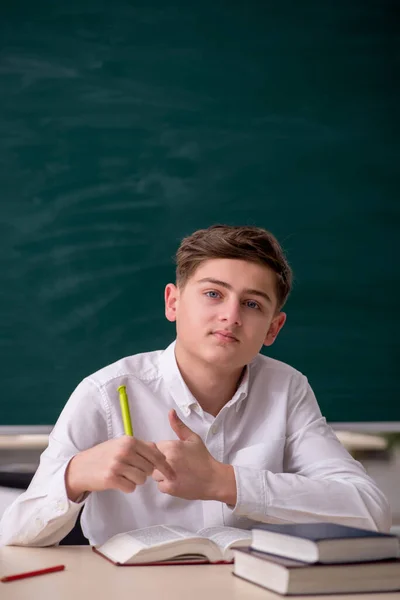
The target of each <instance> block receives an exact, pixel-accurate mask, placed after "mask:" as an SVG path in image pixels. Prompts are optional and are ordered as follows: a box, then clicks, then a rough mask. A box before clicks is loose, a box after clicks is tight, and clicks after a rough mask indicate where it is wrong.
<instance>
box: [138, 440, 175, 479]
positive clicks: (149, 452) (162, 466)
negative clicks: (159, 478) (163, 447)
mask: <svg viewBox="0 0 400 600" xmlns="http://www.w3.org/2000/svg"><path fill="white" fill-rule="evenodd" d="M141 444H142V445H143V446H142V445H140V448H138V449H137V452H138V453H140V455H141V456H143V457H144V458H146V459H147V460H148V461H149V462H150V463H151V464H152V465H153V467H154V469H158V470H159V471H160V472H161V473H162V474H163V475H164V477H166V478H167V479H175V477H176V475H175V471H174V470H173V468H172V467H171V465H170V464H169V463H168V461H167V459H166V457H165V455H164V454H163V453H162V452H161V451H160V450H159V449H158V448H157V446H156V444H154V443H153V442H141Z"/></svg>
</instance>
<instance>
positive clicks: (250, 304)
mask: <svg viewBox="0 0 400 600" xmlns="http://www.w3.org/2000/svg"><path fill="white" fill-rule="evenodd" d="M246 306H248V307H249V308H260V307H259V306H258V304H257V302H254V300H247V301H246Z"/></svg>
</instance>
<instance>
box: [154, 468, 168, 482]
mask: <svg viewBox="0 0 400 600" xmlns="http://www.w3.org/2000/svg"><path fill="white" fill-rule="evenodd" d="M152 478H153V480H154V481H157V483H160V481H164V479H165V476H164V475H163V474H162V473H161V471H159V470H158V469H154V471H153V474H152Z"/></svg>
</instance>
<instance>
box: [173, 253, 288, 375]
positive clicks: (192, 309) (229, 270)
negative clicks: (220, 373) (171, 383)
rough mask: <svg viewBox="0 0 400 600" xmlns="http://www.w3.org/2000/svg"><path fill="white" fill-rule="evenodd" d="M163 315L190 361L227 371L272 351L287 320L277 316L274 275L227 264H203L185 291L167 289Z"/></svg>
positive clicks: (254, 267)
mask: <svg viewBox="0 0 400 600" xmlns="http://www.w3.org/2000/svg"><path fill="white" fill-rule="evenodd" d="M165 314H166V317H167V319H168V320H169V321H176V330H177V344H179V346H180V348H181V349H182V350H183V351H184V352H185V354H186V355H187V356H191V357H192V358H193V359H197V360H198V359H200V360H202V361H205V362H206V363H209V364H212V365H214V366H216V367H218V366H219V367H221V368H227V369H229V370H230V369H237V368H239V367H243V366H244V365H246V364H248V363H249V362H250V361H251V360H252V359H253V358H254V356H256V354H257V353H258V352H259V351H260V349H261V347H262V346H263V344H264V345H266V346H270V345H271V344H272V343H273V342H274V340H275V338H276V336H277V335H278V333H279V331H280V329H281V328H282V327H283V325H284V323H285V320H286V315H285V314H284V313H280V312H278V311H277V295H276V275H275V273H274V271H273V270H272V269H270V268H269V267H266V266H263V265H259V264H255V263H251V262H247V261H244V260H236V259H225V258H217V259H210V260H207V261H205V262H203V263H201V264H200V265H199V267H198V268H197V269H196V271H195V272H194V274H193V275H192V276H191V277H190V278H189V280H188V281H187V283H186V285H185V286H184V287H183V288H177V287H176V286H175V285H174V284H172V283H169V284H168V285H167V286H166V288H165Z"/></svg>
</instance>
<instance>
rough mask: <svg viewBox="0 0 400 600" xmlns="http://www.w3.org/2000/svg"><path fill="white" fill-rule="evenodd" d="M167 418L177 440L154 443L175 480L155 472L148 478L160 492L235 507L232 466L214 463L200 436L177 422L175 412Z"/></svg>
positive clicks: (178, 419) (234, 481) (177, 418)
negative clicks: (169, 467)
mask: <svg viewBox="0 0 400 600" xmlns="http://www.w3.org/2000/svg"><path fill="white" fill-rule="evenodd" d="M168 418H169V422H170V425H171V427H172V429H173V431H174V432H175V433H176V435H177V436H178V438H179V439H178V440H176V441H175V440H168V441H163V442H158V443H157V447H158V449H159V450H160V451H161V452H162V453H163V454H164V455H165V457H166V459H167V461H168V463H169V464H170V465H171V467H172V468H173V470H174V472H175V475H176V478H175V479H174V480H169V479H167V478H166V477H165V475H163V473H161V472H160V471H158V470H157V469H155V470H154V471H153V475H152V477H153V479H154V481H156V482H157V483H158V489H159V490H160V492H163V493H164V494H170V495H171V496H177V497H179V498H185V499H186V500H219V501H221V502H226V503H227V504H230V505H235V504H236V480H235V474H234V471H233V467H232V466H231V465H226V464H223V463H220V462H218V461H217V460H215V458H214V457H213V456H212V455H211V454H210V453H209V451H208V450H207V448H206V446H205V445H204V443H203V441H202V439H201V437H200V436H199V435H197V433H194V432H193V431H192V430H191V429H189V427H187V426H186V425H185V424H184V423H183V422H182V421H181V420H180V418H179V417H178V415H177V414H176V412H175V410H170V411H169V413H168Z"/></svg>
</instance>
